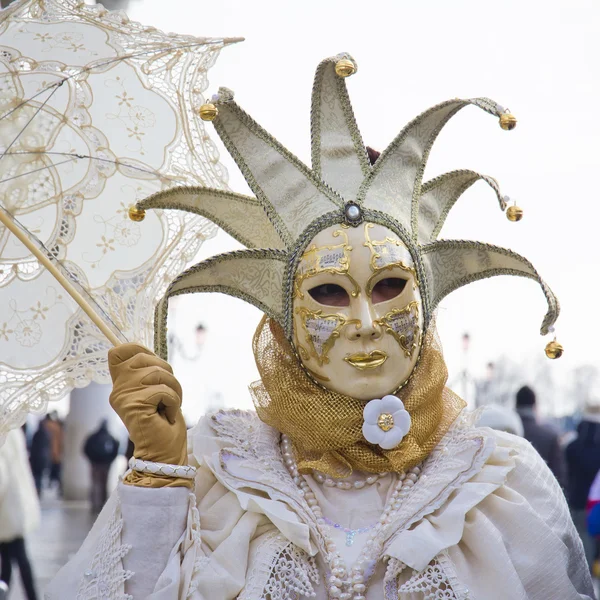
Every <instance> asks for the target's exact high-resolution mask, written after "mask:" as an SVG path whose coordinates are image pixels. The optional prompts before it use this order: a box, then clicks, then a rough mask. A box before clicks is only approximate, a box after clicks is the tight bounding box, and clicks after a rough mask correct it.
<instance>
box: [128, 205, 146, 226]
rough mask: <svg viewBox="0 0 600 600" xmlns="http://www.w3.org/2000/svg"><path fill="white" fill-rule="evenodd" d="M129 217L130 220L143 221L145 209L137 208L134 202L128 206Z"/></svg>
mask: <svg viewBox="0 0 600 600" xmlns="http://www.w3.org/2000/svg"><path fill="white" fill-rule="evenodd" d="M129 218H130V219H131V220H132V221H137V222H139V221H143V220H144V219H145V218H146V211H145V210H144V209H143V208H138V207H137V206H136V205H135V204H132V205H131V206H130V207H129Z"/></svg>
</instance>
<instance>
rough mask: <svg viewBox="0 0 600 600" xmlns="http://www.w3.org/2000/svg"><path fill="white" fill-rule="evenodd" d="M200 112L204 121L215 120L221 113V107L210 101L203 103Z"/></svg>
mask: <svg viewBox="0 0 600 600" xmlns="http://www.w3.org/2000/svg"><path fill="white" fill-rule="evenodd" d="M198 112H199V113H200V118H201V119H202V120H203V121H214V120H215V119H216V118H217V115H218V114H219V109H218V108H217V107H216V106H215V105H214V104H211V103H210V102H209V103H208V104H203V105H202V106H201V107H200V110H199V111H198Z"/></svg>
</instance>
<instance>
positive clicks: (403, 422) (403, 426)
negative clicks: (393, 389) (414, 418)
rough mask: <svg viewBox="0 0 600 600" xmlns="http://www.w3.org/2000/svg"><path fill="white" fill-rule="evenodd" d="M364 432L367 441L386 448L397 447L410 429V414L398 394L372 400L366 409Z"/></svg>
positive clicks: (364, 413) (364, 411) (364, 412)
mask: <svg viewBox="0 0 600 600" xmlns="http://www.w3.org/2000/svg"><path fill="white" fill-rule="evenodd" d="M363 418H364V420H365V422H364V423H363V426H362V432H363V435H364V436H365V439H366V440H367V442H369V443H371V444H378V445H379V446H380V447H381V448H383V449H384V450H391V449H392V448H395V447H396V446H397V445H398V444H399V443H400V442H401V441H402V439H403V438H404V436H405V435H406V434H407V433H408V430H409V429H410V415H409V414H408V412H407V411H406V410H405V409H404V403H403V402H402V400H400V398H398V397H396V396H384V397H383V398H382V399H381V400H371V402H369V403H368V404H367V405H366V406H365V408H364V410H363Z"/></svg>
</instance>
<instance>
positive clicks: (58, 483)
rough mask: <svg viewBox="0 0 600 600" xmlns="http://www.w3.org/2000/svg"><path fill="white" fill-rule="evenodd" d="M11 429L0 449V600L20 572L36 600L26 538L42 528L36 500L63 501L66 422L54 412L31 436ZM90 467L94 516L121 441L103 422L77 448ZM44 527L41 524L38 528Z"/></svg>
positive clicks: (31, 599) (29, 596) (24, 430)
mask: <svg viewBox="0 0 600 600" xmlns="http://www.w3.org/2000/svg"><path fill="white" fill-rule="evenodd" d="M27 433H28V432H27V428H26V426H23V428H22V429H14V430H12V431H10V432H9V433H8V434H7V437H6V440H5V441H4V444H3V445H2V446H0V600H3V594H4V593H5V591H4V590H3V588H4V585H3V584H2V582H4V584H5V585H6V586H7V588H6V589H9V587H8V586H10V584H11V582H12V581H13V568H14V567H15V566H16V567H18V570H19V573H20V576H21V582H22V587H23V590H24V592H25V595H26V597H27V600H37V599H38V595H37V593H36V586H35V581H34V575H33V569H32V566H31V561H30V560H29V556H28V553H27V548H26V545H25V538H26V537H27V535H28V534H30V533H32V532H33V531H35V529H36V528H37V527H39V526H40V521H41V510H40V500H41V499H42V497H43V496H45V495H46V494H50V495H51V496H52V497H54V498H59V499H60V498H62V496H63V485H62V464H63V454H64V423H63V421H62V420H61V419H59V417H58V413H56V412H55V411H53V412H51V413H49V414H47V415H46V416H45V417H44V418H43V419H42V420H41V421H40V422H39V424H38V426H37V429H36V430H35V432H34V433H33V435H30V436H28V435H27ZM81 451H82V453H83V454H84V455H85V456H86V458H87V459H88V461H89V464H90V475H91V477H90V478H91V486H90V506H91V510H92V513H93V514H97V513H99V512H100V510H101V509H102V506H103V505H104V503H105V502H106V500H107V497H108V473H109V469H110V466H111V464H112V463H113V462H114V460H115V459H116V457H117V455H118V454H119V442H118V441H117V439H116V438H115V437H113V436H112V435H111V433H110V432H109V431H108V423H107V421H106V420H102V421H101V422H100V424H99V427H98V428H97V429H96V430H95V431H94V432H92V433H91V434H90V435H89V436H88V437H87V438H86V440H85V443H84V445H83V447H82V449H81ZM42 525H43V523H42Z"/></svg>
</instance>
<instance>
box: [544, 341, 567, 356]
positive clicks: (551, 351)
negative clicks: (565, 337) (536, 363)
mask: <svg viewBox="0 0 600 600" xmlns="http://www.w3.org/2000/svg"><path fill="white" fill-rule="evenodd" d="M564 351H565V349H564V348H563V346H562V344H560V343H559V342H557V341H556V340H552V341H551V342H548V343H547V344H546V356H547V357H548V358H551V359H552V360H554V359H555V358H560V357H561V356H562V355H563V353H564Z"/></svg>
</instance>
